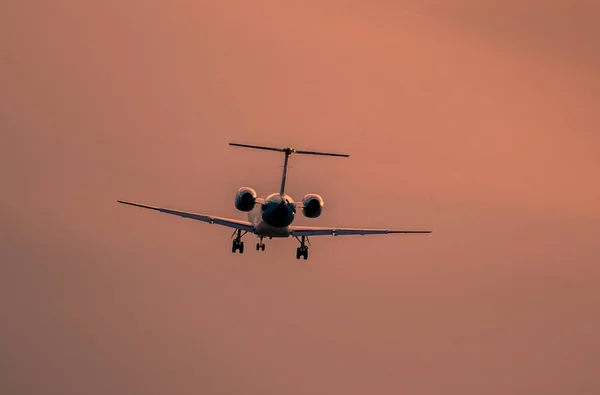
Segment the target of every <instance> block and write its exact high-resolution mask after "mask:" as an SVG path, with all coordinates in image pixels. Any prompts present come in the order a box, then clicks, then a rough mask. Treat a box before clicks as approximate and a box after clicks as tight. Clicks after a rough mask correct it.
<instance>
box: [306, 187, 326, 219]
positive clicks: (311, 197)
mask: <svg viewBox="0 0 600 395" xmlns="http://www.w3.org/2000/svg"><path fill="white" fill-rule="evenodd" d="M323 205H324V202H323V198H322V197H321V196H319V195H317V194H315V193H309V194H308V195H306V196H304V199H302V214H304V216H305V217H307V218H317V217H318V216H319V215H321V212H322V211H323Z"/></svg>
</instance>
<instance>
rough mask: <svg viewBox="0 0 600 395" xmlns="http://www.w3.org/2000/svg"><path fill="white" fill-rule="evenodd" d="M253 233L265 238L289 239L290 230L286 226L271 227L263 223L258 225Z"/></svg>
mask: <svg viewBox="0 0 600 395" xmlns="http://www.w3.org/2000/svg"><path fill="white" fill-rule="evenodd" d="M254 233H256V234H257V235H260V236H265V237H290V229H289V228H288V227H287V226H285V227H277V226H272V225H269V224H267V223H266V222H264V221H262V222H260V223H259V224H258V226H257V227H256V231H255V232H254Z"/></svg>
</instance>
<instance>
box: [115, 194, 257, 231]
mask: <svg viewBox="0 0 600 395" xmlns="http://www.w3.org/2000/svg"><path fill="white" fill-rule="evenodd" d="M117 202H119V203H122V204H127V205H130V206H135V207H141V208H147V209H150V210H155V211H159V212H161V213H166V214H172V215H178V216H180V217H183V218H189V219H194V220H196V221H202V222H208V223H209V224H217V225H221V226H226V227H228V228H234V229H241V230H245V231H247V232H253V231H254V226H253V225H252V224H251V223H250V222H248V221H240V220H237V219H231V218H223V217H215V216H213V215H204V214H195V213H188V212H185V211H178V210H171V209H168V208H162V207H155V206H146V205H145V204H139V203H132V202H125V201H122V200H117Z"/></svg>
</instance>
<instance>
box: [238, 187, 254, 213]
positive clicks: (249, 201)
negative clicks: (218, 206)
mask: <svg viewBox="0 0 600 395" xmlns="http://www.w3.org/2000/svg"><path fill="white" fill-rule="evenodd" d="M256 196H257V195H256V191H255V190H254V189H252V188H248V187H243V188H240V189H239V190H238V191H237V193H236V195H235V208H237V209H238V210H240V211H252V209H253V208H254V205H255V204H256Z"/></svg>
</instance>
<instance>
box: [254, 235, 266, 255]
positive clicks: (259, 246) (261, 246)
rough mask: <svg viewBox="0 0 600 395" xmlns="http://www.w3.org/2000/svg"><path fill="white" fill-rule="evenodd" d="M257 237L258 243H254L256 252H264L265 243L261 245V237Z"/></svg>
mask: <svg viewBox="0 0 600 395" xmlns="http://www.w3.org/2000/svg"><path fill="white" fill-rule="evenodd" d="M258 237H259V241H258V243H256V251H259V250H262V251H264V250H265V243H263V236H258Z"/></svg>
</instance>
